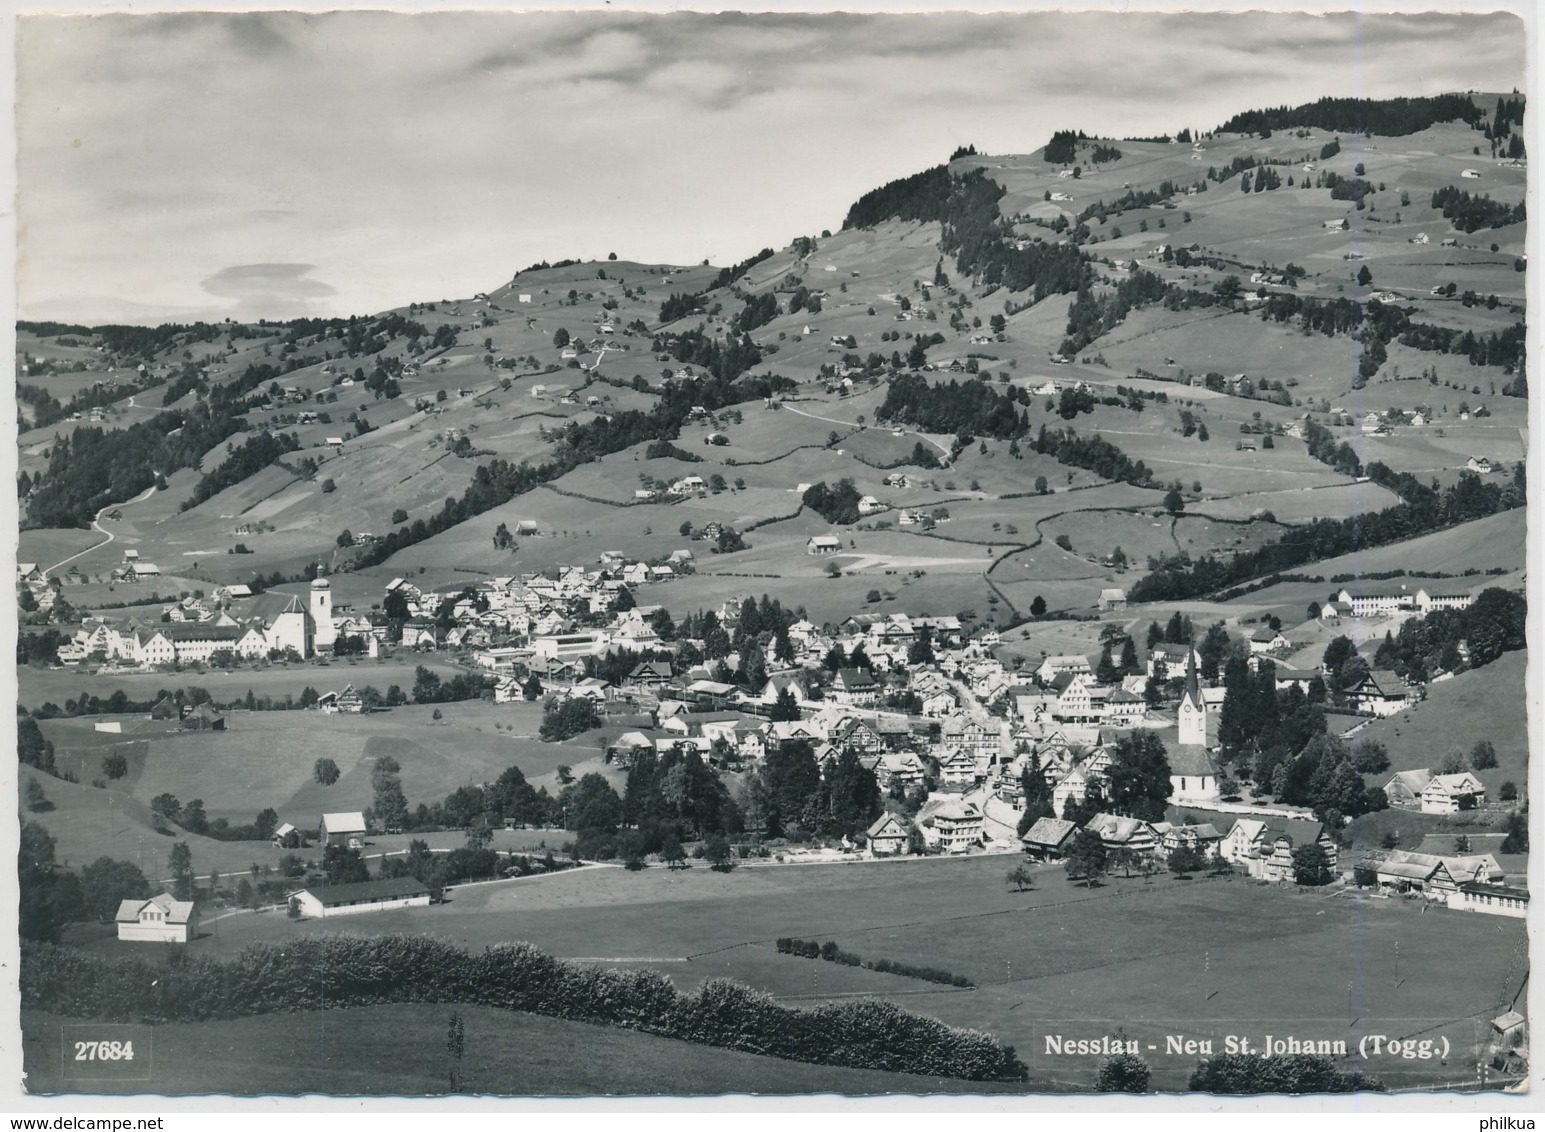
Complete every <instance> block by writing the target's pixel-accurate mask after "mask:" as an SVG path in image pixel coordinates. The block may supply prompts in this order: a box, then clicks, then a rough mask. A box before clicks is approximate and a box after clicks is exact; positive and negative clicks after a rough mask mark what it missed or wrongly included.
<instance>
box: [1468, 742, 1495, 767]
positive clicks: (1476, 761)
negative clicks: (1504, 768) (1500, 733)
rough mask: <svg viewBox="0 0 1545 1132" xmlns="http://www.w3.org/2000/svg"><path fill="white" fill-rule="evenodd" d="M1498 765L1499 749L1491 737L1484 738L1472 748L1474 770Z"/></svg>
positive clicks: (1471, 761)
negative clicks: (1493, 744) (1492, 743)
mask: <svg viewBox="0 0 1545 1132" xmlns="http://www.w3.org/2000/svg"><path fill="white" fill-rule="evenodd" d="M1496 765H1497V749H1496V748H1495V747H1493V746H1492V745H1491V740H1490V739H1482V740H1480V741H1479V742H1477V743H1476V744H1475V746H1474V747H1472V748H1471V749H1470V766H1471V768H1472V769H1474V770H1493V769H1495V768H1496Z"/></svg>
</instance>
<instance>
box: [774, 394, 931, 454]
mask: <svg viewBox="0 0 1545 1132" xmlns="http://www.w3.org/2000/svg"><path fill="white" fill-rule="evenodd" d="M781 404H782V405H783V409H784V411H785V412H789V413H795V414H797V415H799V416H801V417H809V418H810V419H811V420H813V421H826V422H827V423H828V424H840V425H842V426H843V427H844V428H860V427H862V426H860V425H859V424H858V423H857V422H856V421H839V420H838V419H837V418H836V417H823V416H819V415H818V414H816V413H807V412H805V411H804V410H803V409H796V408H795V407H794V406H793V405H791V404H789V403H788V402H787V401H783V402H781ZM876 427H879V426H876ZM907 435H909V436H917V437H921V438H922V439H923V440H926V441H928V443H929V444H932V445H933V446H934V447H935V448H937V449H938V450H939V451H940V452H943V453H944V454H945V455H946V456H948V455H949V454H950V450H949V449H948V448H946V447H945V446H944V445H942V444H940V443H939V442H938V441H937V440H935V439H934V438H933V437H931V436H928V435H925V434H924V433H921V432H913V433H908V434H907Z"/></svg>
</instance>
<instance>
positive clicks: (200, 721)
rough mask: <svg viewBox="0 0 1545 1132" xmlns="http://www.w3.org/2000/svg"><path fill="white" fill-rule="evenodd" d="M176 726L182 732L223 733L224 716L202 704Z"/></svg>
mask: <svg viewBox="0 0 1545 1132" xmlns="http://www.w3.org/2000/svg"><path fill="white" fill-rule="evenodd" d="M178 726H180V727H181V728H182V729H183V730H184V731H224V730H225V716H223V715H221V714H220V713H219V712H217V711H216V710H215V709H214V708H212V707H210V706H209V704H207V703H203V704H199V705H198V706H197V707H195V708H194V709H193V710H192V711H190V712H188V713H187V714H186V715H184V716H183V717H182V720H181V721H180V722H179V724H178Z"/></svg>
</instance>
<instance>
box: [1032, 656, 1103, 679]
mask: <svg viewBox="0 0 1545 1132" xmlns="http://www.w3.org/2000/svg"><path fill="white" fill-rule="evenodd" d="M1093 671H1094V670H1093V669H1091V668H1090V667H1089V658H1088V657H1087V656H1074V655H1066V656H1049V657H1047V658H1046V659H1045V660H1043V661H1042V662H1041V666H1040V667H1039V668H1037V669H1036V670H1035V677H1036V679H1037V680H1039V681H1040V682H1041V683H1043V684H1050V683H1051V682H1052V681H1053V680H1055V679H1056V678H1057V677H1058V676H1061V675H1062V674H1063V673H1064V672H1067V673H1073V674H1079V673H1083V674H1086V675H1087V674H1091V673H1092V672H1093Z"/></svg>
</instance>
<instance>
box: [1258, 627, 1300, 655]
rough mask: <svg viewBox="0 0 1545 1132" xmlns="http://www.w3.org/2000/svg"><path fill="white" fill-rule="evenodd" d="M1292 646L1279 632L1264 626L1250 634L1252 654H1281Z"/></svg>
mask: <svg viewBox="0 0 1545 1132" xmlns="http://www.w3.org/2000/svg"><path fill="white" fill-rule="evenodd" d="M1291 647H1292V644H1291V643H1290V642H1289V641H1288V639H1287V638H1286V637H1285V636H1283V635H1282V632H1281V630H1279V629H1273V628H1271V627H1270V626H1266V627H1263V628H1260V629H1257V630H1256V631H1255V632H1254V633H1251V634H1250V651H1251V652H1252V653H1268V652H1281V651H1282V650H1284V649H1288V648H1291Z"/></svg>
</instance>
